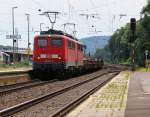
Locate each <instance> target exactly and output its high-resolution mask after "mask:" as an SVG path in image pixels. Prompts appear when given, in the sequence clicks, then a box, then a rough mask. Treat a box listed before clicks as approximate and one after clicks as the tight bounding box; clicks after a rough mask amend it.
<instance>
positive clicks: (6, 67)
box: [0, 60, 31, 69]
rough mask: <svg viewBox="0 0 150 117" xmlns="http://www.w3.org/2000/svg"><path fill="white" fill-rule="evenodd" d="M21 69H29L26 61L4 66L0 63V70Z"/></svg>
mask: <svg viewBox="0 0 150 117" xmlns="http://www.w3.org/2000/svg"><path fill="white" fill-rule="evenodd" d="M21 67H31V65H29V63H28V61H27V60H25V61H22V62H17V63H15V64H5V63H0V69H9V68H10V69H13V68H21Z"/></svg>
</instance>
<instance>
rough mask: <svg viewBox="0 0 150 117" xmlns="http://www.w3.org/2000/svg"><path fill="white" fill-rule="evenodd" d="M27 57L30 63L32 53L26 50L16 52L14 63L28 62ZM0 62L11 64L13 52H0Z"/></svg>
mask: <svg viewBox="0 0 150 117" xmlns="http://www.w3.org/2000/svg"><path fill="white" fill-rule="evenodd" d="M28 57H29V59H30V61H32V51H29V53H28V50H18V52H15V53H14V58H15V61H16V62H22V61H24V60H28ZM0 62H1V63H6V64H9V63H12V62H13V52H12V50H7V51H6V50H1V51H0Z"/></svg>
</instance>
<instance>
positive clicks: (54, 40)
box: [51, 37, 62, 47]
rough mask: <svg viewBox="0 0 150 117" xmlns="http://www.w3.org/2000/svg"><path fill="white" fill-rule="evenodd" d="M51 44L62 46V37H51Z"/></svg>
mask: <svg viewBox="0 0 150 117" xmlns="http://www.w3.org/2000/svg"><path fill="white" fill-rule="evenodd" d="M51 45H52V47H61V46H62V39H61V38H56V37H55V38H54V37H53V38H52V39H51Z"/></svg>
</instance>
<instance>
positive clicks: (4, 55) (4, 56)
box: [0, 51, 10, 63]
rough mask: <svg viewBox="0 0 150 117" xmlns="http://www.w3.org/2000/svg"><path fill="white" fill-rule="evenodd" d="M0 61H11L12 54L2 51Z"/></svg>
mask: <svg viewBox="0 0 150 117" xmlns="http://www.w3.org/2000/svg"><path fill="white" fill-rule="evenodd" d="M0 62H3V63H10V55H9V54H7V53H6V52H3V51H0Z"/></svg>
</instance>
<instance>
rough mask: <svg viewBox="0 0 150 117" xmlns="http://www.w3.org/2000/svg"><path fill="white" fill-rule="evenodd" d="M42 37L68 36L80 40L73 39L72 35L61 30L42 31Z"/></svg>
mask: <svg viewBox="0 0 150 117" xmlns="http://www.w3.org/2000/svg"><path fill="white" fill-rule="evenodd" d="M40 34H41V35H47V34H49V35H64V36H67V37H69V38H70V39H73V40H78V39H77V38H75V37H73V36H72V35H70V34H68V33H65V32H63V31H60V30H53V29H50V30H48V31H41V32H40Z"/></svg>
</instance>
